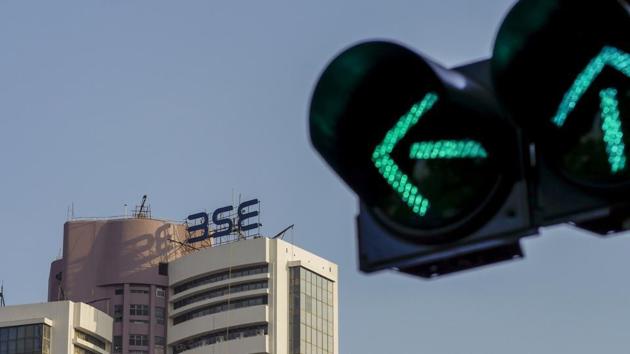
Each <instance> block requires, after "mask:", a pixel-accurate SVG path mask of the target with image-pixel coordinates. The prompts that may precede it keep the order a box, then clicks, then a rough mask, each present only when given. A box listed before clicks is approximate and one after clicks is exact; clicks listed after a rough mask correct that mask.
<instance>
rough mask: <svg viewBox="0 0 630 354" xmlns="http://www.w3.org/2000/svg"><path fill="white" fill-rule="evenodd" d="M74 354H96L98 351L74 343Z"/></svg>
mask: <svg viewBox="0 0 630 354" xmlns="http://www.w3.org/2000/svg"><path fill="white" fill-rule="evenodd" d="M74 354H98V353H96V352H93V351H91V350H88V349H85V348H81V347H79V346H76V345H75V346H74Z"/></svg>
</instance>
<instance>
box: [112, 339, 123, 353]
mask: <svg viewBox="0 0 630 354" xmlns="http://www.w3.org/2000/svg"><path fill="white" fill-rule="evenodd" d="M113 340H114V341H113V345H114V353H122V336H114V338H113Z"/></svg>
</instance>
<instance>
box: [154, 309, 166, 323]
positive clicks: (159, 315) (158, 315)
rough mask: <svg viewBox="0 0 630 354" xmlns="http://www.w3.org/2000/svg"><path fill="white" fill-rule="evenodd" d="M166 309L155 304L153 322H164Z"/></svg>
mask: <svg viewBox="0 0 630 354" xmlns="http://www.w3.org/2000/svg"><path fill="white" fill-rule="evenodd" d="M165 312H166V309H165V308H164V307H160V306H156V307H155V322H156V323H157V324H162V325H163V324H164V318H165Z"/></svg>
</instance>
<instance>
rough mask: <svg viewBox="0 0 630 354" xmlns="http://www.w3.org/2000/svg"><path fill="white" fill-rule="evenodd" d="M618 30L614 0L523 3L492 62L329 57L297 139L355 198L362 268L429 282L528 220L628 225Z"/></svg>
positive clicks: (605, 227)
mask: <svg viewBox="0 0 630 354" xmlns="http://www.w3.org/2000/svg"><path fill="white" fill-rule="evenodd" d="M628 34H630V5H628V2H627V1H626V0H597V1H595V0H591V1H584V2H582V1H579V2H578V1H572V0H521V1H519V2H518V3H517V4H516V5H515V6H514V7H513V8H512V9H511V11H510V13H509V14H508V16H507V18H506V19H505V21H504V22H503V24H502V26H501V29H500V30H499V33H498V36H497V39H496V42H495V48H494V53H493V57H492V59H491V60H490V61H482V62H478V63H474V64H472V65H467V66H462V67H459V68H455V69H452V70H449V69H446V68H443V67H442V66H440V65H439V64H437V63H435V62H434V61H432V60H430V59H428V58H426V57H424V56H422V55H419V54H416V53H414V52H412V51H411V50H409V49H407V48H405V47H403V46H401V45H398V44H394V43H389V42H365V43H361V44H358V45H355V46H353V47H350V48H349V49H346V50H345V51H343V52H342V53H341V54H339V55H338V56H337V57H336V58H334V59H333V61H332V62H331V63H329V65H328V66H327V67H326V69H325V70H324V72H323V73H322V75H321V77H320V79H319V81H318V83H317V86H316V88H315V91H314V93H313V97H312V101H311V107H310V116H309V123H310V133H311V140H312V142H313V145H314V147H315V149H316V150H317V151H318V152H319V153H320V154H321V155H322V157H323V158H324V159H325V160H326V162H327V163H328V164H329V165H330V166H331V167H332V168H333V169H334V170H335V171H336V172H337V174H338V175H339V176H340V177H341V178H342V179H343V180H344V181H345V182H346V183H347V184H348V185H349V186H350V187H351V188H352V189H353V191H354V192H355V193H356V194H357V196H358V197H359V199H360V212H359V216H358V217H357V227H358V234H359V260H360V267H361V269H362V270H363V271H367V272H371V271H375V270H380V269H385V268H393V269H397V270H400V271H403V272H407V273H412V274H415V275H419V276H422V277H433V276H436V275H440V274H446V273H450V272H454V271H459V270H463V269H467V268H472V267H477V266H480V265H485V264H489V263H494V262H498V261H502V260H507V259H511V258H515V257H520V256H522V251H521V249H520V246H519V240H520V239H521V238H523V237H525V236H528V235H533V234H536V233H537V228H538V227H540V226H546V225H552V224H556V223H563V222H570V223H574V224H577V225H578V226H581V227H584V228H587V229H589V230H591V231H594V232H598V233H602V234H603V233H608V232H611V231H621V230H625V229H628V228H629V227H630V222H628V218H627V217H626V215H627V212H628V211H630V199H629V197H630V158H628V161H626V158H627V157H628V156H630V154H627V150H630V134H624V130H623V128H624V127H626V126H628V127H630V54H629V53H630V36H628Z"/></svg>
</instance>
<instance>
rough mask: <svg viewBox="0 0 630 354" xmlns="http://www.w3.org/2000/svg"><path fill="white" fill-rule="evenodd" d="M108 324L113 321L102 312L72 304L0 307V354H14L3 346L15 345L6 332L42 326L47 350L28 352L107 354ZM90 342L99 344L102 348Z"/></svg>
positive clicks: (108, 344)
mask: <svg viewBox="0 0 630 354" xmlns="http://www.w3.org/2000/svg"><path fill="white" fill-rule="evenodd" d="M112 324H113V319H112V318H111V317H110V316H108V315H107V314H106V313H104V312H102V311H99V310H97V309H95V308H94V307H92V306H89V305H86V304H83V303H75V302H72V301H57V302H49V303H43V304H29V305H16V306H8V307H0V351H3V350H6V353H8V354H14V353H16V351H15V349H13V352H12V351H11V347H9V346H7V345H6V344H7V342H8V341H13V342H15V338H11V336H10V335H8V333H7V332H8V330H9V329H13V328H15V327H24V326H30V325H44V326H48V327H49V328H50V329H49V331H50V333H49V334H50V337H49V348H47V349H44V348H39V351H37V350H35V349H34V348H33V350H31V351H30V352H31V353H42V352H43V353H46V352H48V353H50V354H75V353H88V354H109V353H111V348H112ZM16 333H19V331H14V333H13V334H12V335H13V337H15V336H16ZM40 334H41V332H40ZM18 338H19V337H18ZM92 338H96V339H97V340H96V341H95V340H93V339H92ZM94 342H98V343H100V344H103V347H101V346H100V345H95V344H94ZM13 347H14V348H15V346H13ZM44 347H45V346H44ZM18 348H19V346H18ZM19 352H23V353H24V352H28V351H25V350H22V351H17V353H19Z"/></svg>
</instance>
